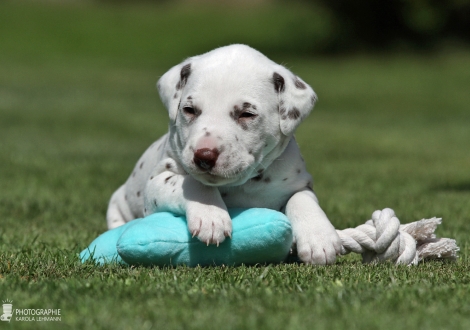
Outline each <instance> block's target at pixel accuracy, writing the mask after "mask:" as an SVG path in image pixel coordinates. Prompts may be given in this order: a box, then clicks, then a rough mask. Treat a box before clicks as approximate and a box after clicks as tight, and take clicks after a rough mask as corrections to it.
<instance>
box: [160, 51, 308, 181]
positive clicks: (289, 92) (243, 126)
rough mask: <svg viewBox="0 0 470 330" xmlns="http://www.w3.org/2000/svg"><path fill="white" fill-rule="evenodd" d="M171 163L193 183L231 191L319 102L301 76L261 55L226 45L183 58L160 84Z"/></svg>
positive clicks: (279, 149)
mask: <svg viewBox="0 0 470 330" xmlns="http://www.w3.org/2000/svg"><path fill="white" fill-rule="evenodd" d="M157 87H158V90H159V93H160V97H161V99H162V101H163V103H164V105H165V106H166V108H167V109H168V112H169V115H170V121H171V122H170V143H171V148H172V151H173V152H174V155H175V157H177V158H178V160H179V161H180V162H181V165H182V166H183V167H184V169H185V170H186V171H187V172H188V173H189V174H191V175H192V176H193V177H194V178H196V179H197V180H199V181H200V182H202V183H203V184H206V185H211V186H222V185H228V186H235V185H240V184H243V183H245V182H247V181H248V180H249V179H251V178H254V177H256V176H258V175H259V174H260V173H261V172H262V171H263V170H264V169H265V168H266V167H268V166H269V165H270V164H271V163H272V162H273V161H274V159H276V158H277V157H278V156H279V155H280V154H281V153H282V152H283V150H284V149H285V147H286V145H287V143H288V142H289V140H290V138H291V136H292V135H293V134H294V131H295V129H296V128H297V126H298V125H299V124H300V122H301V121H302V120H303V119H304V118H306V117H307V116H308V114H309V113H310V111H311V110H312V108H313V105H314V104H315V101H316V99H317V97H316V95H315V93H314V91H313V90H312V88H311V87H310V86H309V85H307V84H306V83H305V82H303V81H302V80H301V79H300V78H299V77H297V76H295V75H294V74H293V73H292V72H290V71H289V70H287V69H286V68H284V67H283V66H281V65H278V64H276V63H274V62H272V61H271V60H269V59H268V58H267V57H265V56H264V55H262V54H261V53H259V52H258V51H256V50H254V49H252V48H250V47H248V46H244V45H231V46H227V47H222V48H218V49H215V50H213V51H211V52H209V53H206V54H203V55H200V56H195V57H191V58H189V59H187V60H186V61H184V62H183V63H181V64H179V65H177V66H175V67H173V68H171V69H170V70H169V71H168V72H167V73H165V74H164V75H163V76H162V77H161V78H160V80H159V81H158V83H157Z"/></svg>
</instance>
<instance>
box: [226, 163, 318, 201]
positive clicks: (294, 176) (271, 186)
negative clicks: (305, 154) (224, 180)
mask: <svg viewBox="0 0 470 330" xmlns="http://www.w3.org/2000/svg"><path fill="white" fill-rule="evenodd" d="M311 187H312V178H311V176H310V174H309V173H308V172H307V171H305V169H301V170H299V169H297V168H296V169H293V170H291V171H289V172H287V173H276V174H275V173H269V172H266V173H263V174H261V175H259V176H258V177H255V178H253V179H251V180H249V181H248V182H247V183H245V184H243V185H240V186H236V187H219V191H220V194H221V196H222V199H223V200H224V202H225V205H226V206H227V207H229V208H234V207H241V208H248V207H262V208H269V209H273V210H281V209H282V208H283V207H284V206H285V205H286V203H287V201H288V200H289V198H290V197H291V196H292V195H293V194H295V193H296V192H298V191H300V190H303V189H305V188H309V189H311Z"/></svg>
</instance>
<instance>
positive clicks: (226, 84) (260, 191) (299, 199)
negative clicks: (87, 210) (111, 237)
mask: <svg viewBox="0 0 470 330" xmlns="http://www.w3.org/2000/svg"><path fill="white" fill-rule="evenodd" d="M157 87H158V90H159V93H160V97H161V99H162V100H163V103H164V105H165V106H166V108H167V109H168V112H169V115H170V129H169V132H168V133H167V134H166V135H164V136H163V137H161V138H160V139H159V140H158V141H156V142H155V143H154V144H152V145H151V146H150V147H149V148H148V149H147V151H145V153H144V154H143V155H142V157H141V158H140V159H139V161H138V162H137V164H136V166H135V168H134V171H133V172H132V174H131V176H130V177H129V179H128V180H127V181H126V183H125V184H124V185H123V186H121V187H120V188H119V189H118V190H117V191H116V192H115V193H114V194H113V196H112V197H111V201H110V203H109V208H108V212H107V221H108V227H109V228H115V227H117V226H120V225H122V224H124V223H126V222H128V221H131V220H133V219H136V218H139V217H143V216H145V215H149V214H152V213H155V212H160V211H169V212H173V213H176V214H182V215H186V217H187V221H188V229H189V231H190V232H191V233H192V234H193V235H195V236H197V237H198V238H199V239H200V240H201V241H203V242H205V243H207V244H219V243H221V242H223V241H224V240H225V238H226V237H227V236H228V237H230V236H231V232H232V223H231V219H230V216H229V214H228V213H227V208H235V207H240V208H250V207H264V208H269V209H274V210H281V211H283V212H285V214H286V215H287V217H288V219H289V220H290V221H291V224H292V228H293V235H294V244H295V245H296V249H297V254H298V256H299V258H300V259H301V260H302V261H303V262H305V263H311V264H332V263H334V262H335V260H336V255H337V254H339V252H340V247H341V241H340V238H339V237H338V235H337V234H336V231H335V229H334V227H333V226H332V225H331V223H330V221H329V220H328V218H327V216H326V215H325V213H324V212H323V210H322V209H321V208H320V206H319V205H318V199H317V197H316V196H315V194H314V192H313V190H312V177H311V176H310V174H309V173H308V172H307V171H306V169H305V164H304V162H303V159H302V157H301V155H300V151H299V148H298V146H297V144H296V142H295V139H294V138H293V134H294V131H295V129H296V128H297V126H298V125H299V124H300V122H301V121H302V119H304V118H305V117H307V116H308V114H309V113H310V111H311V110H312V108H313V105H314V103H315V101H316V99H317V98H316V95H315V93H314V91H313V90H312V89H311V88H310V86H308V85H307V84H306V83H305V82H303V81H302V80H301V79H300V78H299V77H297V76H295V75H294V74H293V73H292V72H290V71H289V70H287V69H286V68H284V67H283V66H281V65H278V64H276V63H274V62H272V61H271V60H269V59H268V58H267V57H265V56H264V55H263V54H261V53H260V52H258V51H256V50H254V49H252V48H250V47H248V46H245V45H231V46H227V47H222V48H218V49H215V50H213V51H211V52H208V53H206V54H203V55H200V56H195V57H191V58H188V59H187V60H185V61H184V62H183V63H181V64H179V65H177V66H174V67H173V68H171V69H170V70H169V71H168V72H167V73H165V74H164V75H163V76H162V77H161V79H160V80H159V81H158V84H157Z"/></svg>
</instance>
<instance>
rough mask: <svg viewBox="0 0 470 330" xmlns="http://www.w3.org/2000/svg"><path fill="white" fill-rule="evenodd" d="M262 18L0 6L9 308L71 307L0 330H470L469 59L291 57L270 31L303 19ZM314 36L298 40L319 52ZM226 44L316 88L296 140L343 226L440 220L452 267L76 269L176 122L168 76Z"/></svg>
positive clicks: (453, 53) (258, 14)
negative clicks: (252, 51)
mask: <svg viewBox="0 0 470 330" xmlns="http://www.w3.org/2000/svg"><path fill="white" fill-rule="evenodd" d="M262 9H263V8H261V9H260V8H257V7H255V8H254V9H253V11H252V12H250V14H249V17H248V18H250V20H249V21H250V23H249V24H248V26H247V27H241V28H240V29H232V28H230V27H224V28H215V26H219V25H218V24H219V23H220V22H215V23H213V24H214V25H211V24H210V23H207V20H208V19H211V17H213V16H212V15H213V11H222V10H224V9H223V8H215V9H214V8H213V9H210V10H206V9H197V10H196V9H195V8H189V9H188V8H181V7H178V6H171V5H168V4H167V5H163V6H150V5H148V4H143V5H142V4H141V5H136V6H132V7H119V6H118V7H116V6H110V5H93V4H85V5H78V4H71V5H64V4H62V5H58V4H54V3H51V4H47V5H33V4H31V3H29V2H18V3H16V4H14V3H13V2H2V3H0V141H1V143H0V300H2V301H6V300H7V299H8V300H12V301H13V308H21V309H28V308H53V309H61V321H60V322H36V321H35V322H20V321H15V320H12V321H11V322H10V323H6V322H1V323H0V328H1V329H3V328H12V329H17V328H18V329H20V328H30V329H51V328H57V329H72V328H87V329H201V328H205V329H207V328H209V329H211V328H218V329H220V328H224V329H302V328H305V329H343V328H344V329H361V330H362V329H378V328H381V329H469V328H470V300H469V298H468V293H469V289H470V285H469V283H470V260H469V252H470V251H469V250H470V246H469V243H470V239H469V236H468V232H469V229H470V228H469V227H470V226H469V223H470V110H469V104H470V93H469V92H468V90H469V88H470V51H469V50H465V49H452V50H446V51H440V52H438V53H434V54H410V53H406V52H405V53H395V54H387V55H385V54H381V55H368V54H360V55H357V54H356V55H349V56H335V57H318V56H317V57H314V56H313V57H306V56H296V55H295V54H294V53H292V52H290V53H289V52H286V51H284V50H283V47H282V45H286V46H284V47H288V45H289V42H293V41H292V40H291V38H290V35H289V33H286V34H285V35H283V34H282V33H281V32H280V31H281V29H280V28H278V27H276V28H274V30H272V29H270V28H269V27H270V24H271V20H273V19H274V20H276V21H278V22H279V25H281V27H282V26H291V25H290V24H291V21H292V20H293V18H295V17H296V15H306V11H304V10H302V8H297V7H295V6H293V7H288V6H287V7H286V6H285V7H282V6H281V5H279V6H277V7H272V8H271V7H270V8H269V10H262ZM211 11H212V12H211ZM284 14H285V15H284ZM244 15H245V14H244V12H243V11H242V10H238V9H233V8H232V9H230V15H227V17H226V19H227V21H228V22H238V21H239V20H240V19H242V18H246V17H245V16H244ZM254 19H256V22H258V23H253V22H252V21H253V20H254ZM174 22H177V23H174ZM204 22H205V23H206V25H204V26H201V27H199V24H202V23H204ZM327 23H328V22H323V23H321V24H325V25H327ZM172 24H173V26H176V27H178V28H175V29H173V28H169V26H171V25H172ZM250 24H251V25H250ZM256 24H259V29H256V33H255V35H252V34H250V33H249V31H251V30H253V29H255V28H256V27H257V25H256ZM319 24H320V23H319ZM191 25H194V28H193V29H191ZM186 29H188V30H189V31H190V33H189V34H187V33H185V31H188V30H186ZM244 29H245V30H244ZM250 29H251V30H250ZM195 31H204V33H209V32H211V31H214V33H213V34H211V35H207V37H205V38H202V39H201V38H199V39H195V38H193V37H194V33H195ZM316 31H317V30H314V31H313V30H312V31H310V32H308V33H307V32H305V33H307V34H306V35H304V37H309V38H313V39H315V38H317V40H318V41H319V42H320V41H321V40H322V39H321V38H322V34H321V33H320V32H316ZM167 32H168V36H167V35H166V33H167ZM276 38H277V39H276ZM177 41H178V42H177ZM230 42H246V43H250V44H254V45H255V46H257V47H259V48H260V49H261V50H263V51H265V52H266V53H267V54H268V55H270V56H271V57H273V58H274V59H276V60H277V61H280V62H282V63H283V64H285V65H286V66H287V67H289V68H290V69H291V70H293V71H294V72H295V73H297V74H298V75H299V76H301V77H302V78H303V79H304V80H305V81H307V82H308V83H309V84H311V85H312V86H313V88H314V89H315V91H316V92H317V94H318V95H319V102H318V105H317V107H316V108H315V109H314V111H313V113H312V115H311V116H310V117H309V118H308V119H307V120H306V121H305V122H304V123H303V124H302V125H301V127H300V129H299V130H298V132H297V134H296V137H297V141H298V143H299V144H300V146H301V149H302V153H303V156H304V158H305V160H306V162H307V164H308V169H309V171H310V172H311V173H312V175H313V177H314V178H315V183H314V188H315V191H316V192H317V195H318V197H319V199H320V202H321V205H322V207H323V209H324V210H325V212H326V213H327V215H328V216H329V218H330V219H331V221H332V222H333V223H334V225H335V226H336V227H337V228H339V229H342V228H347V227H355V226H357V225H359V224H362V223H363V222H364V221H366V220H367V219H369V218H370V215H371V213H372V212H373V211H374V210H376V209H382V208H385V207H391V208H393V209H394V210H395V211H396V213H397V215H398V217H399V218H400V220H402V222H403V223H405V222H410V221H414V220H418V219H421V218H425V217H433V216H438V217H442V218H443V220H444V221H443V224H442V225H441V226H440V228H439V229H438V231H437V234H438V236H442V237H451V238H455V239H456V240H457V241H458V244H459V246H460V248H461V251H460V257H459V259H458V260H457V262H455V263H443V262H427V263H423V264H420V265H418V266H416V267H404V266H403V267H396V266H393V265H390V264H383V265H374V266H371V265H362V264H361V261H360V257H359V256H346V257H342V258H340V259H339V260H338V262H337V264H336V265H334V266H328V267H313V266H305V265H297V264H283V265H259V266H256V267H245V266H243V267H236V268H234V267H208V268H194V269H191V268H187V267H177V268H144V267H122V266H116V265H109V266H104V267H98V266H95V265H93V264H81V263H80V262H79V260H78V257H77V254H78V253H79V252H80V251H81V250H82V249H84V248H85V247H86V246H87V245H88V244H89V243H90V242H91V241H92V240H93V239H94V238H95V237H96V236H97V235H98V234H100V233H102V232H103V231H105V230H106V225H105V212H106V208H107V203H108V200H109V197H110V196H111V194H112V192H113V191H114V190H115V189H116V188H117V187H118V186H119V185H120V184H121V183H122V182H124V180H125V179H126V178H127V176H128V175H129V173H130V171H131V169H132V167H133V166H134V163H135V162H136V161H137V159H138V157H139V156H140V155H141V153H142V152H143V151H144V150H145V148H146V147H147V146H148V145H149V144H150V143H151V142H152V141H153V140H155V139H156V138H158V137H159V136H160V135H161V134H163V133H164V132H165V130H166V128H167V125H168V120H167V114H166V111H165V110H164V108H163V106H162V105H161V102H160V101H159V99H158V95H157V92H156V89H155V82H156V81H157V79H158V77H159V76H160V75H162V74H163V73H164V72H165V71H166V70H167V69H168V68H169V67H170V66H171V65H173V64H177V63H178V62H180V61H181V60H182V59H184V58H185V57H187V56H191V55H195V54H197V53H198V52H202V51H205V50H209V49H210V48H212V47H215V46H218V45H223V44H226V43H230ZM299 49H302V47H300V48H299Z"/></svg>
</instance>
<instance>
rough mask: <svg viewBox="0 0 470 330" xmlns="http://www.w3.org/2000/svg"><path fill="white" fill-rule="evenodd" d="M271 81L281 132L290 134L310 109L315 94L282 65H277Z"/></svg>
mask: <svg viewBox="0 0 470 330" xmlns="http://www.w3.org/2000/svg"><path fill="white" fill-rule="evenodd" d="M272 83H273V86H274V90H275V92H276V94H277V95H278V99H279V104H278V106H279V118H280V127H281V132H282V133H283V134H284V135H287V136H288V135H292V134H293V133H294V131H295V129H296V128H297V126H299V124H300V122H301V121H302V120H303V119H305V118H306V117H307V116H308V115H309V114H310V111H312V109H313V106H314V105H315V102H316V101H317V95H316V94H315V92H314V91H313V89H312V88H311V87H310V86H309V85H308V84H306V83H305V82H304V81H302V80H301V79H300V78H299V77H297V76H295V75H294V74H293V73H292V72H290V71H289V70H287V69H286V68H284V67H283V66H278V67H277V68H276V70H275V71H274V73H273V76H272Z"/></svg>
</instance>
